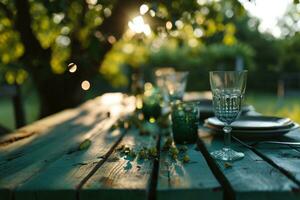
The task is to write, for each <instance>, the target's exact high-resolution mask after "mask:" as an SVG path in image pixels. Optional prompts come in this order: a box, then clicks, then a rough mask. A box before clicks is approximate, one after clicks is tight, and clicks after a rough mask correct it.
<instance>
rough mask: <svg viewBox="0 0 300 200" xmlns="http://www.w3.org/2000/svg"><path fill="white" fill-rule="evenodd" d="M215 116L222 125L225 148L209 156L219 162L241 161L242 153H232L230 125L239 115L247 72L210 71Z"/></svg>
mask: <svg viewBox="0 0 300 200" xmlns="http://www.w3.org/2000/svg"><path fill="white" fill-rule="evenodd" d="M209 77H210V87H211V91H212V94H213V108H214V113H215V116H216V117H217V118H218V119H219V120H220V121H222V122H223V123H224V128H223V131H224V143H225V146H224V147H223V148H222V149H220V150H217V151H214V152H211V155H212V156H213V157H214V158H216V159H219V160H224V161H234V160H238V159H242V158H243V157H244V153H242V152H237V151H234V150H233V149H231V148H230V144H231V130H232V128H231V126H230V125H231V123H232V122H234V121H235V120H236V119H237V117H238V116H239V114H240V111H241V105H242V100H243V96H244V94H245V89H246V80H247V71H246V70H244V71H212V72H210V73H209Z"/></svg>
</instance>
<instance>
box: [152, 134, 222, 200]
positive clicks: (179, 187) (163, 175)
mask: <svg viewBox="0 0 300 200" xmlns="http://www.w3.org/2000/svg"><path fill="white" fill-rule="evenodd" d="M164 144H165V138H163V139H162V140H161V153H160V164H159V171H158V180H157V199H158V200H168V199H170V200H176V199H189V200H193V199H223V192H222V189H221V185H220V183H219V182H218V181H217V179H216V178H215V176H214V175H213V174H212V171H211V169H210V168H209V166H208V164H207V163H206V161H205V159H204V157H203V155H202V154H201V152H200V151H199V150H198V149H197V148H196V145H187V147H188V149H187V151H186V152H185V153H184V154H187V155H188V156H189V157H190V162H189V163H183V162H182V161H179V160H174V159H172V158H171V157H170V155H169V153H168V152H167V151H164V150H163V145H164ZM177 147H178V149H180V145H177Z"/></svg>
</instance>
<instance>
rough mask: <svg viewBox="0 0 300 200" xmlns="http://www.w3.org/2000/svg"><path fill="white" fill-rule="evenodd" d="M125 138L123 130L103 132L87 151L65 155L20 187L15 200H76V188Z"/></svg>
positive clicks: (94, 139) (93, 139)
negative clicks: (123, 137)
mask: <svg viewBox="0 0 300 200" xmlns="http://www.w3.org/2000/svg"><path fill="white" fill-rule="evenodd" d="M122 135H123V133H122V131H121V130H114V131H112V132H107V133H102V134H99V135H96V136H94V137H92V138H90V139H91V141H92V143H91V146H90V147H89V148H88V149H87V150H82V151H75V152H73V153H71V154H65V155H64V156H62V157H61V158H59V159H58V160H57V161H55V162H53V163H52V164H50V165H49V166H48V167H47V169H45V170H44V171H43V173H40V174H38V175H37V176H36V177H34V178H33V179H32V180H30V181H28V182H26V183H25V184H23V185H21V186H20V187H18V188H17V189H16V191H15V198H14V199H15V200H48V199H49V200H53V199H56V200H59V199H63V200H75V199H76V187H77V186H78V185H79V184H80V183H81V181H82V180H83V179H84V178H85V177H86V176H87V175H88V174H89V173H90V172H91V171H92V170H93V168H94V167H95V166H96V165H97V164H99V163H102V162H104V161H105V159H106V158H107V157H108V155H109V154H110V153H111V152H112V151H113V147H114V146H115V145H116V144H117V142H118V141H119V140H120V139H121V136H122Z"/></svg>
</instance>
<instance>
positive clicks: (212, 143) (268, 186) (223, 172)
mask: <svg viewBox="0 0 300 200" xmlns="http://www.w3.org/2000/svg"><path fill="white" fill-rule="evenodd" d="M199 135H200V139H201V141H202V142H200V148H201V149H202V151H203V152H204V154H205V156H206V158H207V160H208V162H209V163H210V165H211V167H212V168H213V169H214V170H215V174H217V175H218V178H220V180H221V182H222V184H223V185H224V188H225V190H226V196H227V197H229V198H235V199H299V198H300V196H299V194H298V193H294V192H293V191H294V190H298V189H299V187H298V185H297V184H295V183H294V182H293V181H292V180H290V179H289V178H287V177H286V176H285V175H284V174H282V173H281V172H280V171H279V170H278V169H276V168H274V167H272V166H271V165H270V164H269V163H267V162H266V161H265V160H263V159H262V158H261V157H259V156H258V155H256V154H255V153H254V152H252V151H251V150H250V149H248V148H245V147H243V146H241V145H238V144H236V143H233V144H232V146H233V148H234V149H236V150H238V151H242V152H244V154H245V157H244V158H243V159H241V160H239V161H235V162H233V163H232V166H228V165H226V164H225V162H223V161H219V160H214V159H213V158H212V157H211V156H210V155H209V152H211V151H213V150H216V149H220V148H222V147H223V141H222V138H217V137H214V136H213V135H212V134H209V133H208V132H207V129H204V128H202V129H201V130H200V132H199Z"/></svg>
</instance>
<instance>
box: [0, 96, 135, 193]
mask: <svg viewBox="0 0 300 200" xmlns="http://www.w3.org/2000/svg"><path fill="white" fill-rule="evenodd" d="M109 103H110V104H111V103H113V102H109ZM122 103H123V102H122V101H121V102H116V104H113V105H110V106H107V105H100V104H99V102H97V101H96V102H95V101H89V102H88V103H86V104H84V105H83V107H82V110H84V111H83V114H82V115H81V116H80V117H75V118H72V119H70V120H68V123H63V124H60V125H57V126H53V128H52V129H50V130H48V131H47V132H46V133H44V134H43V136H39V137H38V138H36V139H34V140H33V141H31V142H29V143H28V144H26V145H25V146H24V147H23V146H22V147H20V148H19V149H18V148H16V149H14V150H11V151H9V154H8V155H7V156H6V157H5V159H4V160H3V161H2V162H1V163H0V177H1V179H0V196H1V197H3V196H4V195H6V198H8V197H9V196H10V195H11V191H12V190H13V189H14V188H16V187H17V186H19V185H20V184H23V183H25V182H26V181H28V180H30V179H31V178H33V177H34V176H36V175H37V174H38V173H40V172H42V171H43V170H44V169H46V168H47V166H48V165H49V164H50V163H52V162H54V161H55V160H57V159H59V158H60V157H61V156H62V155H65V154H66V153H68V152H70V151H72V150H74V149H76V148H78V145H79V144H80V143H81V142H82V141H84V140H85V139H86V138H90V137H92V136H94V135H97V134H100V133H101V131H102V130H103V129H105V128H106V129H107V128H109V126H111V125H112V124H113V123H114V122H115V121H116V119H117V118H118V117H119V116H118V115H120V114H125V113H126V112H127V111H128V112H129V110H130V109H131V107H130V106H129V107H128V108H126V106H127V103H126V104H124V105H122ZM131 103H132V102H131ZM97 106H98V107H97ZM103 107H104V108H106V109H104V108H103ZM129 108H130V109H129ZM107 111H110V112H112V114H111V115H112V116H111V118H106V117H105V120H103V119H104V117H103V114H104V115H106V112H107ZM107 126H108V127H107ZM21 141H22V140H21ZM17 143H19V142H17ZM12 145H13V146H15V145H16V146H18V145H17V144H14V143H13V144H12ZM9 146H10V145H9ZM1 150H2V149H1Z"/></svg>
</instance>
